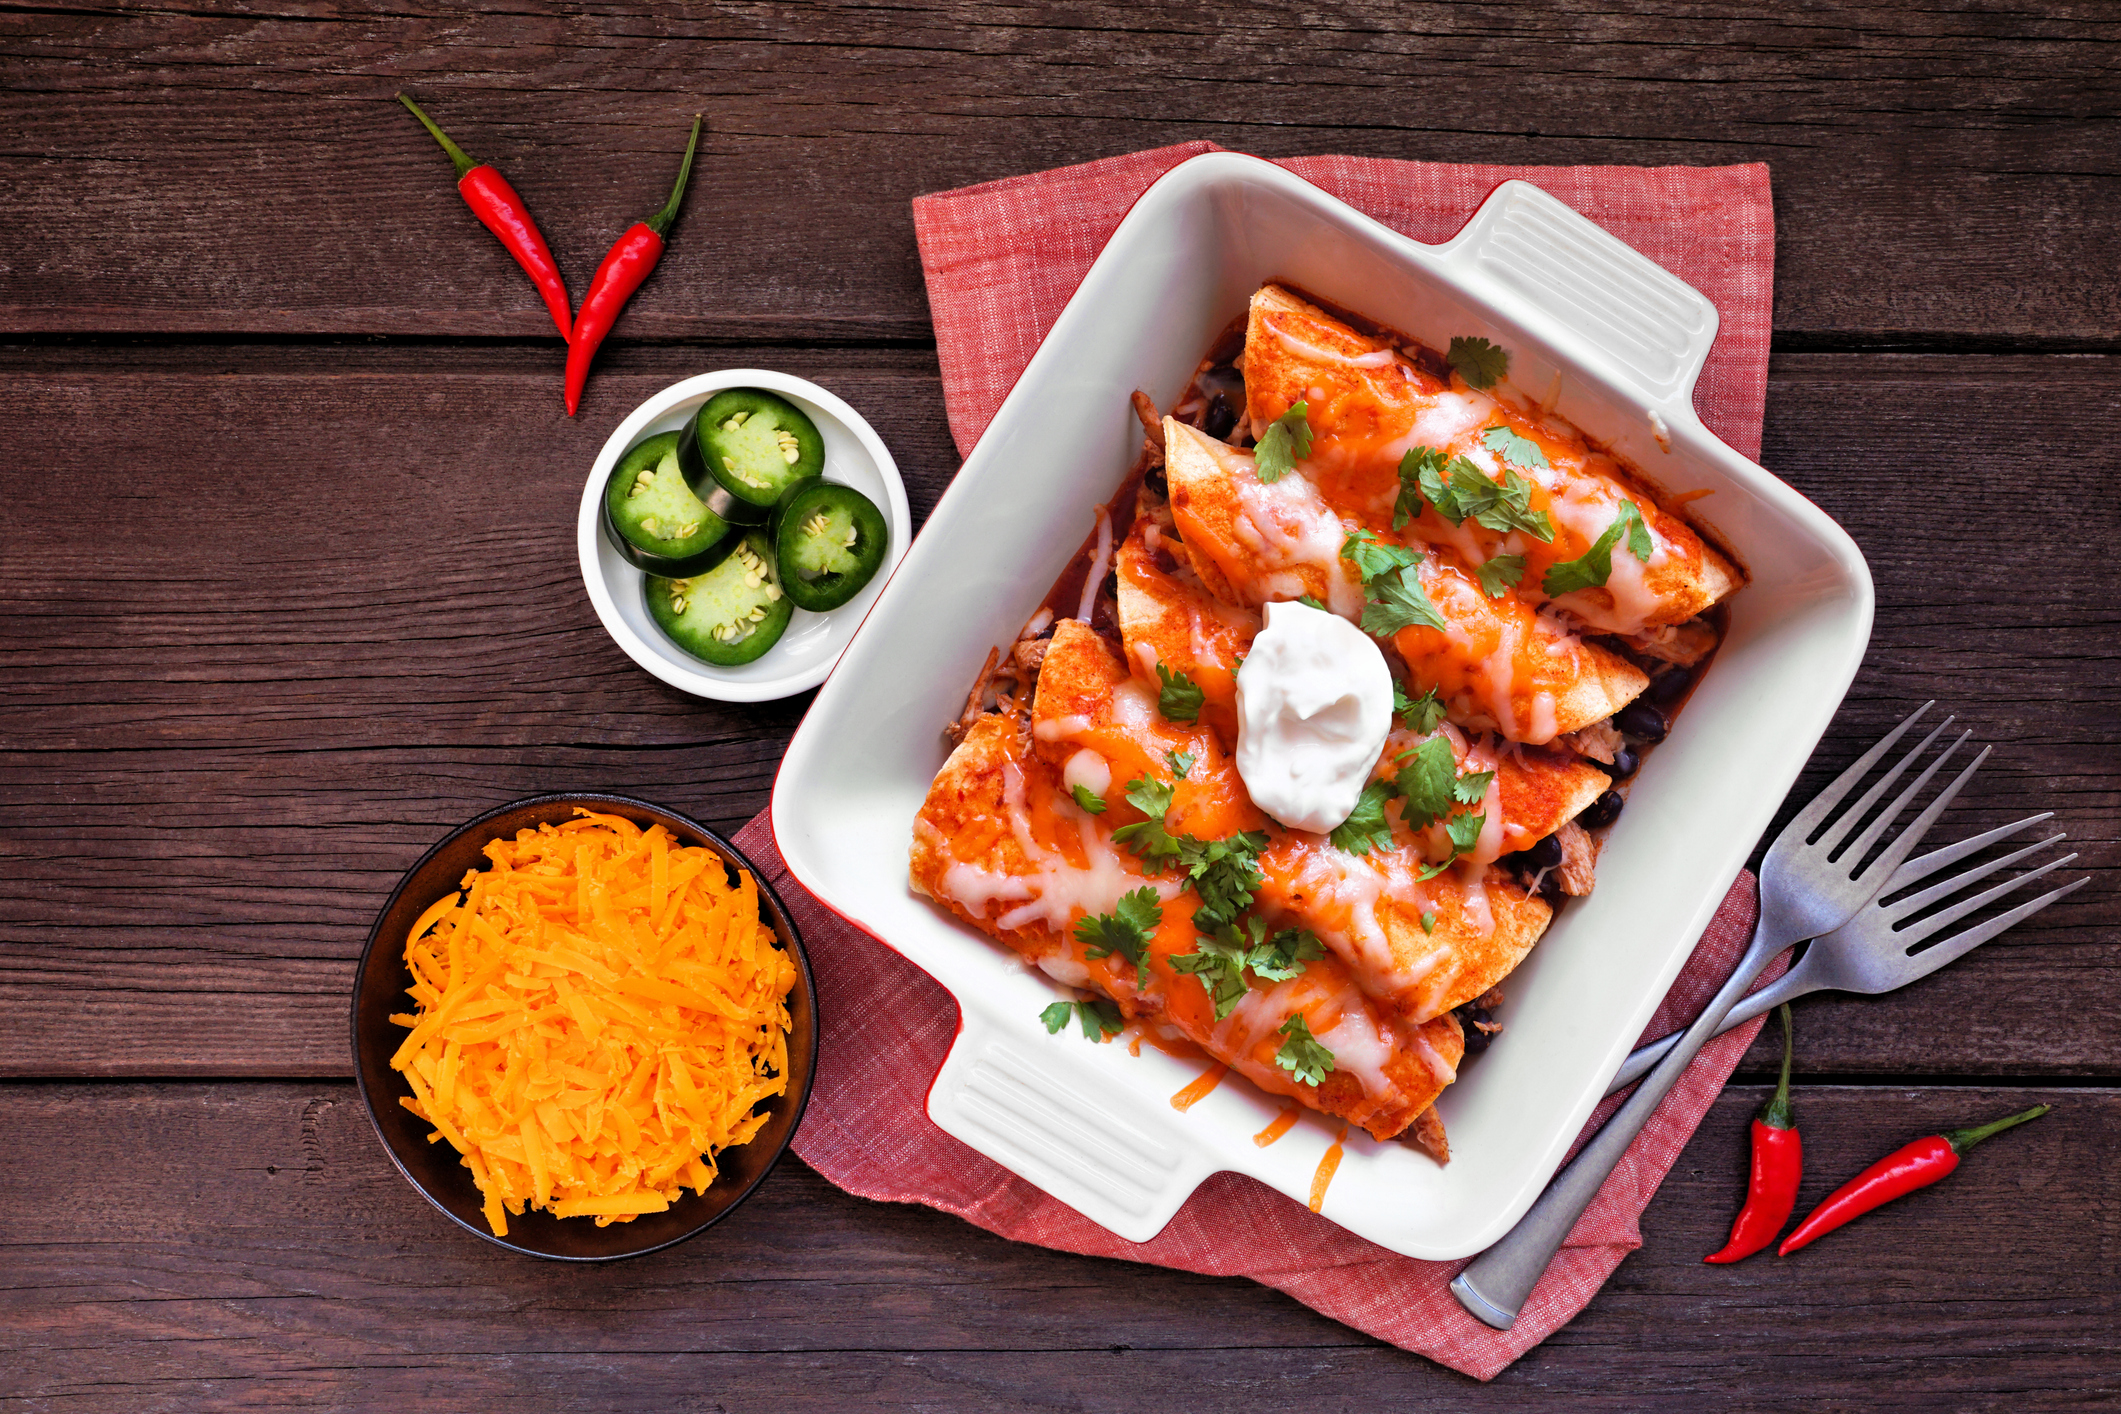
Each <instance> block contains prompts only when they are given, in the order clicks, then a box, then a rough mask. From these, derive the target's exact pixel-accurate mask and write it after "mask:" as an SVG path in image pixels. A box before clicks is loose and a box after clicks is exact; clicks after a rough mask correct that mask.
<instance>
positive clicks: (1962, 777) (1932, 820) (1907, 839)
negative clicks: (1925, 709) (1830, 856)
mask: <svg viewBox="0 0 2121 1414" xmlns="http://www.w3.org/2000/svg"><path fill="white" fill-rule="evenodd" d="M1965 739H1966V738H1965V737H1961V738H1960V740H1961V741H1964V740H1965ZM1994 749H1995V748H1994V747H1989V746H1984V747H1982V748H1981V754H1980V755H1979V756H1976V757H1975V758H1974V759H1973V760H1971V761H1969V762H1967V763H1966V769H1965V770H1963V771H1961V772H1960V773H1959V775H1958V777H1957V778H1956V779H1954V780H1953V781H1952V783H1951V784H1950V785H1948V786H1946V787H1945V788H1944V789H1943V790H1941V791H1938V792H1937V798H1936V799H1935V800H1933V801H1931V802H1930V803H1929V808H1928V809H1927V810H1924V811H1923V812H1922V813H1921V814H1920V815H1917V816H1916V817H1915V823H1914V824H1912V825H1910V826H1908V827H1907V828H1906V829H1905V830H1902V831H1901V832H1900V837H1899V838H1898V839H1896V840H1894V841H1893V842H1892V843H1891V844H1889V845H1887V846H1886V847H1885V852H1884V853H1883V854H1881V855H1879V856H1878V857H1877V858H1876V859H1874V860H1872V861H1871V863H1870V864H1869V865H1867V866H1866V867H1865V868H1864V870H1863V872H1862V873H1860V874H1858V875H1856V876H1855V877H1856V882H1857V883H1859V884H1861V883H1864V882H1866V881H1869V882H1876V881H1878V880H1879V879H1880V878H1881V877H1882V878H1891V877H1892V874H1893V871H1894V870H1896V869H1898V868H1899V867H1900V861H1901V860H1903V859H1905V858H1907V856H1908V851H1910V850H1912V849H1913V848H1914V847H1915V846H1916V845H1918V844H1921V843H1922V837H1923V836H1924V835H1926V834H1928V833H1929V832H1930V826H1932V825H1934V824H1936V823H1937V817H1938V816H1939V815H1942V814H1943V813H1944V807H1945V806H1947V805H1950V804H1951V803H1952V799H1953V797H1955V796H1957V795H1958V794H1959V788H1960V787H1961V786H1964V785H1965V784H1966V783H1967V782H1968V781H1970V780H1972V779H1973V778H1974V772H1976V771H1978V770H1980V769H1981V763H1982V762H1984V761H1986V760H1988V754H1989V752H1991V751H1993V750H1994ZM1950 754H1951V753H1950V752H1946V753H1945V755H1947V756H1949V755H1950ZM1943 764H1944V761H1943V758H1941V757H1940V758H1939V759H1938V761H1937V763H1936V765H1934V766H1931V767H1930V771H1934V770H1936V769H1937V766H1941V765H1943ZM1922 778H1923V780H1928V779H1929V771H1925V772H1923V773H1922ZM1920 789H1922V781H1917V782H1915V783H1914V784H1913V785H1912V786H1909V787H1908V789H1907V794H1906V795H1903V796H1901V797H1900V799H1899V800H1898V801H1896V802H1895V803H1894V805H1893V808H1892V810H1891V811H1890V812H1888V813H1887V814H1886V815H1885V816H1884V818H1883V819H1881V820H1880V821H1879V824H1880V825H1881V826H1882V825H1883V824H1884V823H1885V822H1886V821H1887V820H1890V819H1892V817H1893V816H1895V815H1898V814H1899V813H1900V811H1901V808H1902V807H1903V806H1905V805H1906V804H1907V802H1908V801H1909V799H1910V798H1912V797H1913V796H1914V794H1915V792H1916V791H1918V790H1920ZM1873 833H1875V831H1865V832H1864V849H1869V848H1870V837H1871V835H1872V834H1873ZM1862 857H1863V854H1862V852H1861V851H1857V852H1856V858H1858V859H1861V858H1862Z"/></svg>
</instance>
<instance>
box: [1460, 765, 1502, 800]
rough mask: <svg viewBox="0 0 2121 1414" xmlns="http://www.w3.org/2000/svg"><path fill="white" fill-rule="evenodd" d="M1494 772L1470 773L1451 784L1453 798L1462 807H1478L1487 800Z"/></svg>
mask: <svg viewBox="0 0 2121 1414" xmlns="http://www.w3.org/2000/svg"><path fill="white" fill-rule="evenodd" d="M1494 779H1495V773H1494V772H1493V771H1468V772H1466V773H1465V774H1464V775H1462V776H1460V777H1459V778H1458V779H1457V780H1455V781H1453V782H1452V783H1451V798H1452V799H1453V800H1455V801H1457V802H1458V803H1459V804H1460V805H1478V804H1480V802H1481V801H1482V800H1484V799H1486V798H1487V794H1488V782H1490V781H1492V780H1494Z"/></svg>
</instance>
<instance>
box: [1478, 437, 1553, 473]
mask: <svg viewBox="0 0 2121 1414" xmlns="http://www.w3.org/2000/svg"><path fill="white" fill-rule="evenodd" d="M1480 441H1481V445H1483V446H1485V447H1486V448H1487V449H1488V450H1489V451H1491V452H1493V453H1494V454H1495V455H1496V456H1498V457H1501V458H1502V459H1503V460H1504V461H1506V462H1508V463H1509V464H1510V465H1511V466H1521V467H1523V468H1524V469H1525V470H1526V471H1545V470H1546V469H1547V466H1548V462H1547V454H1546V453H1545V452H1542V451H1540V450H1539V444H1538V443H1537V442H1534V441H1533V440H1532V439H1531V438H1529V437H1520V436H1518V435H1517V434H1516V433H1515V432H1512V431H1511V430H1510V429H1509V428H1507V427H1490V428H1489V429H1488V430H1487V431H1485V432H1483V433H1481V434H1480Z"/></svg>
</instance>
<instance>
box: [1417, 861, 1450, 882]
mask: <svg viewBox="0 0 2121 1414" xmlns="http://www.w3.org/2000/svg"><path fill="white" fill-rule="evenodd" d="M1457 859H1458V856H1457V855H1455V854H1454V855H1452V856H1451V857H1450V858H1449V859H1446V860H1445V861H1444V862H1443V863H1441V864H1424V865H1422V866H1421V867H1420V868H1419V869H1416V870H1415V871H1414V882H1415V883H1417V884H1426V883H1428V882H1429V880H1431V879H1433V878H1435V877H1436V876H1437V875H1438V874H1441V873H1443V871H1444V870H1446V869H1448V868H1450V867H1451V865H1452V864H1453V863H1455V862H1456V861H1457Z"/></svg>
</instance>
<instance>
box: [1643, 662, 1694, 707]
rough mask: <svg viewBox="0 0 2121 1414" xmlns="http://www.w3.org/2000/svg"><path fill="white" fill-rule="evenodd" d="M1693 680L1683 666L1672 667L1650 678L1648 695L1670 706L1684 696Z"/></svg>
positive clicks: (1691, 675) (1692, 676)
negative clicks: (1666, 671) (1668, 670)
mask: <svg viewBox="0 0 2121 1414" xmlns="http://www.w3.org/2000/svg"><path fill="white" fill-rule="evenodd" d="M1693 681H1694V675H1693V674H1692V673H1690V672H1688V671H1687V670H1686V669H1685V668H1674V669H1672V670H1671V671H1670V672H1668V673H1663V674H1660V675H1659V676H1657V677H1654V678H1651V679H1650V696H1651V697H1653V698H1655V699H1656V700H1657V701H1658V702H1659V703H1661V704H1663V705H1665V706H1670V705H1671V704H1672V703H1674V702H1677V701H1678V700H1679V699H1680V698H1682V697H1684V696H1686V690H1687V688H1688V687H1689V686H1691V685H1692V683H1693Z"/></svg>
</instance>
